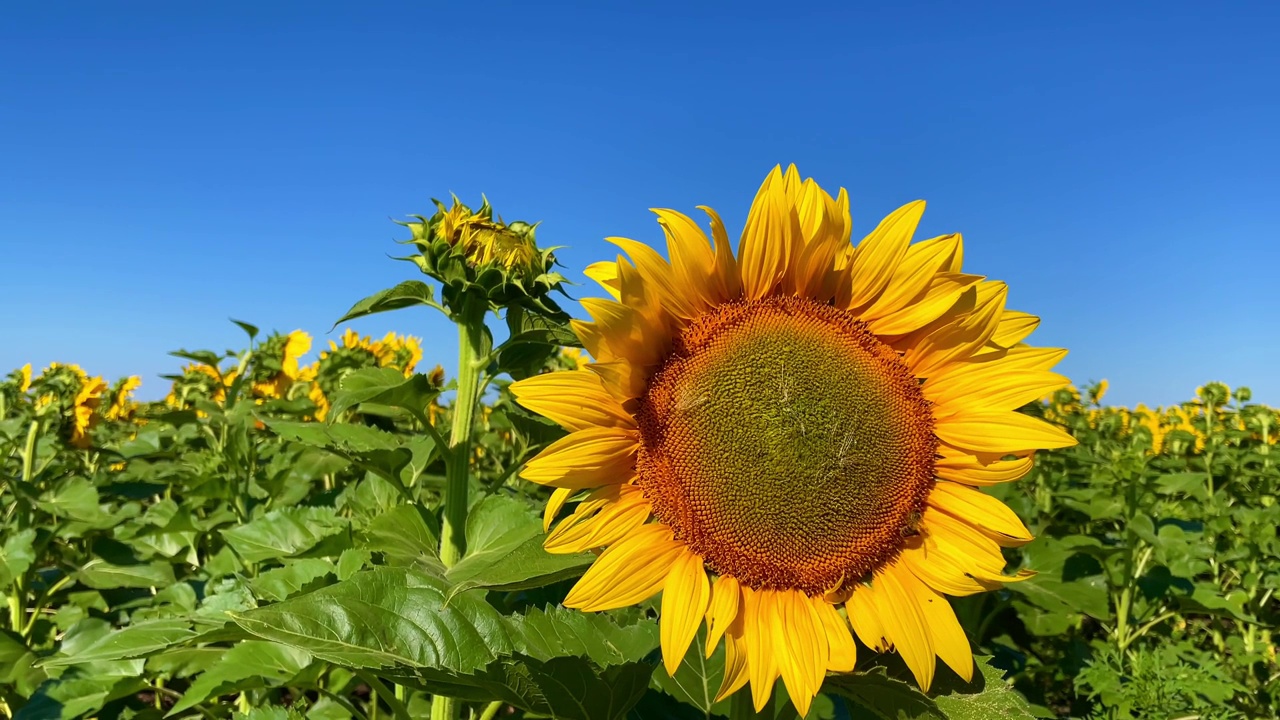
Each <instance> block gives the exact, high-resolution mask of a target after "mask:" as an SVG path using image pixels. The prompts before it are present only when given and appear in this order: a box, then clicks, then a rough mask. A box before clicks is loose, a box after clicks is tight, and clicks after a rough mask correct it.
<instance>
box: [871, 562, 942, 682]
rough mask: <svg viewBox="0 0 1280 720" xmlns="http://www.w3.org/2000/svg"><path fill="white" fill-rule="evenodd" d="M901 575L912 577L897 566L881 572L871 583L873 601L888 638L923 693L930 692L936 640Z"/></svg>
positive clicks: (885, 568)
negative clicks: (934, 641)
mask: <svg viewBox="0 0 1280 720" xmlns="http://www.w3.org/2000/svg"><path fill="white" fill-rule="evenodd" d="M899 575H906V576H907V577H911V576H910V574H909V573H907V572H906V571H905V569H903V568H900V567H898V566H895V565H889V566H887V567H884V568H882V569H881V570H880V572H879V573H877V574H876V576H875V579H874V580H872V588H873V589H874V590H875V592H874V593H873V596H872V598H873V600H875V602H876V607H877V608H878V609H879V610H880V622H881V623H882V624H883V625H884V629H885V634H886V635H888V637H889V640H890V642H892V643H893V646H894V648H895V649H897V651H898V654H899V655H901V656H902V659H903V660H904V661H905V662H906V663H907V667H908V668H910V669H911V674H912V675H914V676H915V678H916V682H917V683H918V684H919V685H920V689H921V690H924V691H926V692H927V691H928V690H929V686H930V685H931V684H932V683H933V673H934V670H935V668H936V667H937V664H938V663H937V661H936V660H935V659H934V648H933V637H932V636H931V635H930V633H929V629H928V627H927V626H926V625H925V616H924V612H923V611H922V610H921V609H920V606H919V603H918V602H917V600H916V598H915V597H913V596H912V595H911V594H910V593H909V592H908V591H907V588H906V587H905V586H904V585H903V581H902V580H901V579H900V578H899ZM912 579H914V578H912Z"/></svg>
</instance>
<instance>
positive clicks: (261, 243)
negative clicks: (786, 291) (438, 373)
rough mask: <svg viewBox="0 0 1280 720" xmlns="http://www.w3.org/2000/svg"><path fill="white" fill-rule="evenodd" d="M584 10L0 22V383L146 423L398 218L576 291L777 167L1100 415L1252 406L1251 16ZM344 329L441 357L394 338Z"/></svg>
mask: <svg viewBox="0 0 1280 720" xmlns="http://www.w3.org/2000/svg"><path fill="white" fill-rule="evenodd" d="M535 5H536V7H535ZM604 5H605V4H596V3H582V4H577V5H567V4H543V3H538V4H533V3H529V4H517V3H512V4H493V3H483V4H481V3H456V4H449V5H445V4H436V3H410V2H403V3H388V2H370V3H324V2H321V3H307V4H303V3H286V2H273V3H248V2H243V3H242V2H220V3H169V2H165V3H160V2H128V3H25V4H16V3H14V4H9V5H7V6H6V7H5V8H4V9H3V10H2V11H0V67H3V68H5V72H3V73H0V168H3V170H2V171H0V307H3V308H4V310H3V312H2V313H0V337H2V338H3V339H4V340H3V342H0V373H2V372H4V371H6V370H7V369H8V368H11V367H16V366H18V365H20V364H22V363H24V362H32V363H33V364H35V365H39V366H42V365H45V364H47V363H48V362H50V361H53V360H58V361H63V362H78V363H80V364H82V365H83V366H85V368H86V369H87V370H89V371H90V372H91V373H93V374H102V375H105V376H108V377H109V378H110V377H116V376H120V375H124V374H140V375H142V376H143V378H144V386H143V393H142V394H143V396H144V397H157V396H159V395H162V394H163V392H164V390H165V385H164V381H162V380H160V379H158V378H157V377H156V376H157V375H159V374H161V373H166V372H172V371H174V370H175V369H176V368H177V367H178V366H179V365H180V362H181V361H179V360H177V359H176V358H171V357H168V356H167V355H166V352H168V351H169V350H173V349H177V348H201V347H207V348H214V349H223V348H227V347H239V346H240V345H241V344H242V335H241V334H240V331H239V330H238V329H237V328H236V327H235V326H233V325H232V324H231V323H229V322H228V321H227V318H229V317H235V318H239V319H244V320H247V321H251V322H254V323H256V324H259V325H261V326H263V327H264V328H276V329H279V330H292V329H294V328H303V329H305V330H307V331H309V332H311V333H312V334H314V335H316V336H317V340H318V343H317V344H318V345H320V344H323V342H324V340H325V339H326V338H327V337H333V336H326V335H325V333H326V332H327V331H328V329H329V327H330V325H331V324H332V321H333V320H335V319H336V318H337V317H339V316H340V315H341V314H342V313H343V312H344V311H345V310H346V308H347V307H349V306H350V305H351V304H352V303H353V302H354V301H355V300H357V299H359V298H361V297H363V296H365V295H367V294H369V293H370V292H372V291H375V290H378V289H380V288H383V287H386V286H390V285H393V284H395V283H397V282H399V281H400V280H403V279H407V278H409V277H411V276H412V275H411V273H416V271H415V270H413V268H412V267H411V266H409V265H407V264H404V263H396V262H393V261H391V260H388V259H387V254H389V253H394V252H395V251H397V250H398V249H399V248H398V246H396V245H394V243H393V242H392V239H393V238H395V237H397V236H402V234H403V233H402V231H400V229H399V228H397V227H396V226H395V225H393V224H392V223H391V222H390V220H389V218H393V217H394V218H401V217H404V216H405V215H408V214H410V213H419V212H422V213H427V212H429V209H430V198H431V197H433V196H434V197H447V196H448V193H450V192H454V193H457V194H458V195H459V196H460V197H461V198H463V199H464V201H470V202H478V201H479V196H480V193H482V192H483V193H486V194H487V195H488V197H489V198H490V200H491V201H492V202H493V204H494V205H495V207H496V208H497V209H498V210H499V211H500V212H501V213H502V214H503V215H504V216H505V217H506V218H507V219H527V220H541V221H543V224H542V226H541V227H540V228H539V239H540V240H541V241H542V242H543V243H546V244H555V245H566V246H568V249H566V250H564V251H562V252H561V253H560V259H561V261H562V263H563V264H564V265H565V266H566V272H567V274H569V275H570V276H571V277H573V278H574V279H577V280H581V279H582V278H581V275H580V272H581V269H582V267H584V266H585V265H586V264H587V263H589V262H592V261H594V260H599V259H604V258H607V257H611V256H612V253H613V250H612V249H611V246H607V245H606V243H604V241H603V238H604V237H606V236H610V235H622V236H628V237H633V238H636V239H641V240H647V241H658V240H660V239H661V233H660V232H659V229H658V227H657V225H656V224H655V223H654V222H653V220H652V216H651V215H650V214H649V212H648V210H647V208H649V207H672V208H676V209H680V210H684V211H687V212H690V213H692V212H693V208H694V206H696V205H699V204H708V205H712V206H713V207H716V208H717V209H718V210H719V211H720V212H721V214H722V215H724V217H725V219H726V221H727V222H728V223H729V224H730V227H731V232H733V230H734V229H740V228H741V224H742V221H743V219H744V218H745V214H746V210H747V207H748V205H749V203H750V200H751V198H752V196H753V194H754V192H755V190H756V188H757V186H758V185H759V183H760V181H761V179H762V178H763V177H764V175H765V173H766V172H767V171H768V170H769V168H771V167H772V166H773V165H774V164H776V163H783V164H786V163H790V162H794V163H797V164H798V165H799V167H800V170H801V172H802V173H803V174H804V175H806V176H810V175H811V176H813V177H815V178H816V179H817V180H818V181H819V182H820V183H822V184H823V185H824V186H828V187H831V188H833V189H834V188H835V187H838V186H845V187H847V188H848V189H849V192H850V196H851V199H852V206H853V217H854V226H855V227H854V234H855V236H856V237H861V235H863V234H865V233H866V232H867V231H869V230H870V229H871V228H872V227H874V225H875V223H876V222H877V221H878V220H879V218H880V217H882V216H883V215H884V214H886V213H887V212H889V211H891V210H892V209H894V208H895V207H897V206H898V205H900V204H902V203H905V202H907V201H910V200H913V199H916V198H925V199H926V200H928V201H929V209H928V211H927V212H926V214H925V218H924V222H923V223H922V226H921V228H920V232H919V237H921V238H924V237H930V236H933V235H937V234H941V233H945V232H955V231H959V232H962V233H964V236H965V240H966V255H965V263H966V270H970V271H972V272H977V273H980V274H985V275H988V276H991V277H995V278H1000V279H1004V280H1006V281H1008V282H1009V283H1010V286H1011V292H1010V302H1011V305H1012V306H1013V307H1016V308H1018V309H1022V310H1026V311H1029V312H1033V313H1036V314H1038V315H1040V316H1041V317H1042V318H1043V323H1042V325H1041V329H1040V330H1039V331H1038V332H1037V333H1036V334H1035V335H1033V336H1032V342H1035V343H1037V344H1042V345H1054V346H1061V347H1067V348H1070V349H1071V355H1070V356H1069V357H1068V359H1067V360H1066V361H1064V363H1063V365H1062V366H1061V367H1062V369H1063V370H1064V372H1066V373H1067V374H1069V375H1070V376H1071V377H1073V378H1074V379H1075V380H1077V381H1078V382H1080V383H1085V382H1087V381H1089V380H1090V379H1100V378H1108V379H1109V380H1110V382H1111V388H1112V390H1111V395H1110V396H1109V397H1108V399H1109V400H1114V401H1115V402H1118V403H1125V404H1132V403H1136V402H1140V401H1142V402H1146V403H1148V404H1152V403H1171V402H1177V401H1180V400H1183V399H1186V398H1188V397H1190V395H1191V394H1192V393H1193V392H1194V389H1195V387H1196V386H1197V385H1199V384H1201V383H1203V382H1205V381H1207V380H1215V379H1217V380H1222V381H1225V382H1228V383H1230V384H1232V385H1233V386H1234V385H1239V384H1244V385H1249V386H1251V387H1252V388H1253V389H1254V393H1255V399H1257V400H1260V401H1263V402H1267V403H1269V404H1272V405H1280V373H1277V371H1276V368H1277V367H1280V290H1277V286H1280V283H1277V282H1276V280H1275V275H1276V273H1277V269H1278V267H1280V250H1277V237H1278V236H1280V200H1278V199H1277V198H1278V197H1280V192H1278V191H1280V133H1277V132H1276V131H1275V128H1276V126H1277V122H1278V121H1277V118H1278V117H1280V99H1278V98H1280V95H1278V94H1277V92H1276V89H1277V86H1276V84H1275V83H1276V78H1277V77H1280V45H1277V44H1276V42H1275V34H1274V33H1275V29H1276V27H1278V26H1280V4H1276V3H1266V2H1258V3H1231V4H1228V5H1205V4H1203V3H1190V2H1187V3H1174V2H1170V3H1142V4H1139V3H1124V4H1121V5H1117V4H1115V3H1098V4H1080V3H1071V4H1047V3H1011V2H1010V3H982V4H977V5H975V4H963V3H937V4H929V3H892V4H890V3H882V4H879V6H878V7H875V8H872V7H867V8H862V9H857V8H852V7H850V5H851V4H848V3H838V2H832V3H802V4H799V5H795V6H792V9H786V10H784V9H782V8H783V7H785V6H784V5H779V4H777V3H767V4H766V3H761V4H752V3H723V4H697V7H696V8H694V9H689V8H688V7H687V5H689V4H686V3H673V4H670V5H667V6H663V5H660V4H657V3H633V4H629V5H626V6H624V5H622V4H612V3H611V4H608V5H610V6H611V7H607V8H606V7H604ZM868 5H869V4H868ZM1121 6H1122V7H1121ZM588 291H589V289H588V288H587V287H586V286H584V287H582V288H579V289H578V290H577V291H576V292H578V293H582V292H588ZM355 327H356V328H357V329H359V330H361V331H364V332H368V333H377V334H381V333H384V332H386V331H387V330H389V329H396V330H399V331H402V332H408V333H412V334H416V335H419V336H422V337H424V338H425V341H426V342H425V344H426V347H427V356H428V359H430V360H438V361H442V362H444V363H445V365H446V366H449V364H450V363H449V358H451V357H453V356H454V353H455V352H456V340H455V338H454V336H453V334H452V331H451V328H450V327H449V326H447V325H445V324H444V323H442V322H441V321H440V320H438V319H437V318H435V317H433V316H431V315H430V314H428V313H426V312H425V311H424V312H411V311H401V312H398V313H393V314H390V315H384V316H380V317H375V318H370V319H368V320H366V321H364V322H359V323H356V325H355ZM334 336H336V333H335V334H334Z"/></svg>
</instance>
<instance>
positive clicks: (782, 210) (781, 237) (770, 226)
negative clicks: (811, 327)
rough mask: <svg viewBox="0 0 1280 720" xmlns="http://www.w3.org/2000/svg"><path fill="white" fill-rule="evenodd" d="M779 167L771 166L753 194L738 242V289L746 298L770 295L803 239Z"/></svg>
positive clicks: (798, 220) (755, 298)
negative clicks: (739, 287) (739, 278)
mask: <svg viewBox="0 0 1280 720" xmlns="http://www.w3.org/2000/svg"><path fill="white" fill-rule="evenodd" d="M785 182H786V181H785V180H784V179H783V176H782V168H781V167H775V168H774V169H773V171H772V172H770V173H769V175H768V177H766V178H765V180H764V182H763V183H762V184H761V185H760V190H759V192H757V193H756V198H755V201H754V202H752V203H751V211H750V212H749V213H748V214H747V224H746V227H744V228H743V230H742V239H741V240H740V241H739V243H738V264H739V268H740V270H741V271H742V290H743V293H744V294H745V295H746V298H747V299H748V300H759V299H760V298H762V297H765V296H767V295H771V294H772V293H773V291H774V289H775V288H776V287H777V286H778V283H779V282H781V280H782V278H783V276H784V275H785V274H786V271H787V265H788V262H789V261H790V259H791V257H792V256H793V255H794V254H795V251H796V250H797V249H798V248H799V247H800V245H801V243H802V242H803V238H802V234H801V231H800V218H799V217H798V216H797V215H796V212H795V207H794V206H793V205H792V204H791V203H790V202H789V201H788V197H787V193H786V188H785V186H784V184H785Z"/></svg>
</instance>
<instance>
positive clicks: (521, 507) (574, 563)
mask: <svg viewBox="0 0 1280 720" xmlns="http://www.w3.org/2000/svg"><path fill="white" fill-rule="evenodd" d="M466 535H467V553H466V556H465V557H463V558H462V560H460V561H459V562H458V564H456V565H454V566H453V567H452V568H450V569H449V572H448V574H447V575H446V576H445V578H446V579H447V580H449V582H451V583H453V585H454V591H455V592H457V591H461V590H466V589H470V588H477V587H483V588H492V589H500V590H519V589H524V588H531V587H540V586H542V585H547V584H550V583H553V582H557V581H559V580H563V579H565V578H569V577H574V576H576V575H581V574H582V573H583V572H584V571H585V570H586V569H587V567H589V566H590V565H591V563H592V562H593V561H594V560H595V556H594V555H592V554H591V553H576V554H573V555H553V554H551V553H549V552H547V551H545V550H543V549H542V541H543V539H544V535H543V533H542V521H541V520H540V519H539V518H538V516H537V515H536V514H535V513H533V512H532V511H531V510H530V509H529V506H528V505H527V504H525V503H523V502H521V501H519V500H516V499H515V498H511V497H506V496H502V495H490V496H489V497H487V498H485V499H484V500H482V501H480V502H479V503H478V504H477V505H476V506H475V507H474V508H472V510H471V512H470V514H468V516H467V528H466Z"/></svg>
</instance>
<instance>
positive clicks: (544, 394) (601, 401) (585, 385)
mask: <svg viewBox="0 0 1280 720" xmlns="http://www.w3.org/2000/svg"><path fill="white" fill-rule="evenodd" d="M511 394H512V395H514V396H515V398H516V402H518V403H520V404H521V405H523V406H524V407H525V408H526V409H528V410H532V411H533V412H536V413H538V414H539V415H542V416H544V417H547V418H549V419H551V420H553V421H555V422H556V423H559V424H560V425H561V426H562V427H564V429H566V430H568V431H570V432H573V431H575V430H585V429H587V428H589V427H613V428H635V427H636V422H635V419H633V418H632V417H631V415H630V414H629V413H628V412H627V411H626V410H623V409H622V405H621V404H620V403H619V402H618V401H617V400H615V399H614V398H613V397H612V396H611V395H609V393H608V392H607V391H605V389H604V384H603V383H602V382H601V381H600V376H599V375H596V374H595V373H592V372H589V371H587V370H564V371H560V372H552V373H544V374H542V375H534V376H533V377H531V378H527V379H525V380H521V381H519V382H515V383H512V384H511Z"/></svg>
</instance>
